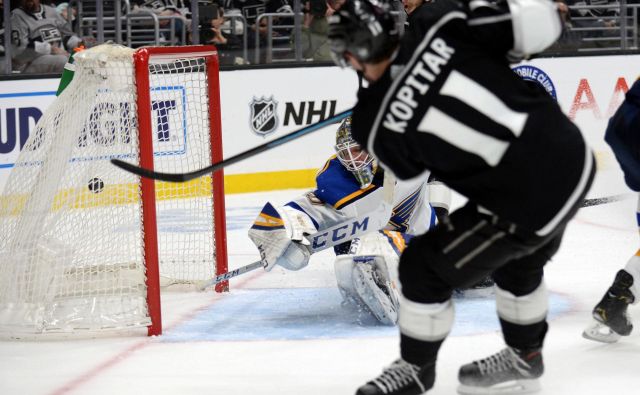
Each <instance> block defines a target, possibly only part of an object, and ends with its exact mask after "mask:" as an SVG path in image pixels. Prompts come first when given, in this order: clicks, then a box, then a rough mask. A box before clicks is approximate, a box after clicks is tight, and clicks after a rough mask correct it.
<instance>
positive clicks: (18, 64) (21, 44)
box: [11, 0, 82, 73]
mask: <svg viewBox="0 0 640 395" xmlns="http://www.w3.org/2000/svg"><path fill="white" fill-rule="evenodd" d="M11 40H12V43H11V44H12V63H13V68H14V70H19V71H22V72H25V73H62V70H63V69H64V65H65V64H66V63H67V59H68V58H69V52H68V51H71V50H73V49H74V48H76V47H78V46H80V45H82V39H81V38H80V37H78V36H76V35H75V34H74V33H73V31H72V30H71V27H70V25H69V23H68V22H67V21H66V20H64V19H63V18H62V17H61V16H60V15H59V14H58V13H57V12H56V9H55V8H53V7H51V6H48V5H44V4H41V3H40V0H22V1H21V2H20V6H19V7H18V8H16V9H14V10H13V11H12V12H11Z"/></svg>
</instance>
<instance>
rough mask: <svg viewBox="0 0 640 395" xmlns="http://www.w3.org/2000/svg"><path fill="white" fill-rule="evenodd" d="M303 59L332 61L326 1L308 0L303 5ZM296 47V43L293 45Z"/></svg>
mask: <svg viewBox="0 0 640 395" xmlns="http://www.w3.org/2000/svg"><path fill="white" fill-rule="evenodd" d="M303 11H304V22H303V25H302V37H301V40H302V41H301V44H302V57H303V58H305V59H310V60H331V50H330V48H329V39H328V37H327V28H328V23H327V13H328V12H329V7H328V6H327V2H326V0H307V1H305V2H304V5H303ZM293 44H294V45H295V42H294V43H293Z"/></svg>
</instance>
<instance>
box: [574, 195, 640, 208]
mask: <svg viewBox="0 0 640 395" xmlns="http://www.w3.org/2000/svg"><path fill="white" fill-rule="evenodd" d="M632 197H633V194H631V193H625V194H621V195H611V196H605V197H601V198H594V199H584V200H583V201H582V205H581V206H580V207H592V206H599V205H601V204H607V203H614V202H619V201H621V200H626V199H630V198H632Z"/></svg>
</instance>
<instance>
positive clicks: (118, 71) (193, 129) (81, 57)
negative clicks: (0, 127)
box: [0, 45, 227, 337]
mask: <svg viewBox="0 0 640 395" xmlns="http://www.w3.org/2000/svg"><path fill="white" fill-rule="evenodd" d="M75 59H76V60H75V64H76V71H75V75H74V78H73V80H72V81H71V83H70V84H69V86H68V87H67V88H66V89H65V90H64V92H62V94H61V95H60V96H59V97H58V98H57V99H56V100H55V101H54V103H53V104H52V105H51V106H50V107H49V108H48V109H47V111H46V112H45V114H44V115H43V116H42V118H41V119H40V121H39V122H38V124H37V125H36V127H35V130H34V131H32V133H31V135H30V137H29V140H28V141H27V143H26V145H25V146H24V148H23V150H22V152H21V154H20V156H19V158H18V160H17V161H16V163H15V166H14V168H13V169H12V171H11V174H10V175H9V179H8V180H7V184H6V185H5V188H4V190H3V191H2V195H0V334H3V335H5V336H6V335H9V336H10V337H20V336H22V335H25V334H41V333H51V332H55V333H73V334H76V333H79V332H84V333H96V332H103V331H106V330H128V329H132V328H135V327H144V326H147V327H148V333H149V335H155V334H160V333H161V331H162V324H161V312H160V283H161V282H163V283H188V282H196V281H199V280H206V279H209V278H211V277H213V276H215V275H216V273H220V272H226V268H227V267H226V260H227V257H226V240H225V217H224V190H223V176H222V173H221V172H217V173H215V174H214V175H212V176H211V177H203V178H201V179H198V180H195V181H194V182H190V183H184V184H169V183H160V182H157V183H156V182H153V181H150V180H147V179H140V178H139V177H136V176H133V175H131V174H129V173H126V172H124V171H122V170H120V169H118V168H116V167H115V166H113V165H111V163H110V162H109V160H110V159H111V158H119V159H123V160H127V161H129V162H131V163H136V164H138V165H140V166H144V167H147V168H155V169H156V170H160V171H164V172H187V171H192V170H196V169H198V168H201V167H204V166H207V165H209V164H211V163H212V162H217V161H220V160H221V159H222V144H221V131H220V124H221V120H220V106H219V80H218V60H217V56H216V53H215V50H214V48H213V47H209V46H191V47H160V48H143V49H140V50H137V51H134V50H132V49H130V48H126V47H122V46H118V45H101V46H97V47H95V48H92V49H89V50H86V51H83V52H80V53H78V54H77V55H76V57H75ZM161 280H162V281H161ZM226 286H227V285H226V284H224V283H223V284H219V285H218V286H217V287H216V290H217V291H223V290H225V289H226Z"/></svg>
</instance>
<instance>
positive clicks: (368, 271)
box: [335, 255, 398, 325]
mask: <svg viewBox="0 0 640 395" xmlns="http://www.w3.org/2000/svg"><path fill="white" fill-rule="evenodd" d="M335 271H336V280H337V282H338V289H339V290H340V293H341V294H342V297H343V299H344V300H345V301H346V302H348V303H350V304H353V305H355V306H356V307H364V308H365V309H366V310H368V311H369V312H371V314H372V315H373V316H374V317H376V319H377V320H378V321H380V323H382V324H384V325H395V323H396V322H397V321H398V291H397V289H396V287H395V285H394V283H393V282H392V281H391V280H390V278H389V271H388V269H387V265H386V263H385V261H384V258H383V257H380V256H351V255H342V256H339V257H338V258H337V259H336V261H335Z"/></svg>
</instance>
